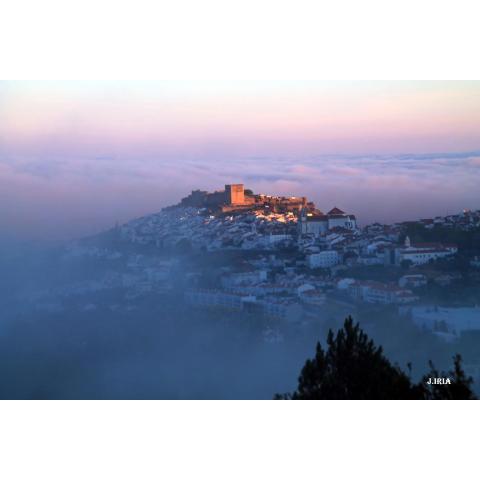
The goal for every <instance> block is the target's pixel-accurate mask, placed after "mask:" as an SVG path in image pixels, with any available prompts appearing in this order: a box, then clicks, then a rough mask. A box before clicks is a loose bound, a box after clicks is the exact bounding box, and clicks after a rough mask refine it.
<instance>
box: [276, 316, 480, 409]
mask: <svg viewBox="0 0 480 480" xmlns="http://www.w3.org/2000/svg"><path fill="white" fill-rule="evenodd" d="M327 345H328V348H327V350H326V351H324V350H323V349H322V347H321V345H320V343H317V347H316V352H315V357H314V358H313V359H309V360H307V361H306V363H305V366H304V367H303V369H302V371H301V374H300V377H299V379H298V387H297V390H296V391H295V392H293V393H288V394H284V395H276V397H275V398H277V399H293V400H346V399H357V400H365V399H371V400H377V399H405V400H407V399H417V400H420V399H471V398H475V397H474V394H473V392H472V390H471V388H470V387H471V384H472V379H471V378H469V377H467V376H466V375H465V373H464V372H463V370H462V368H461V359H460V356H458V355H457V356H456V357H455V363H454V369H453V371H451V372H449V373H447V374H445V373H442V374H439V373H438V372H437V371H436V370H435V369H434V367H433V365H432V364H430V368H431V371H430V372H429V373H428V374H427V375H426V376H425V377H423V379H422V381H421V382H420V383H417V384H415V383H413V382H412V381H411V379H410V377H409V375H407V374H406V373H404V372H403V371H402V370H401V369H400V368H399V367H398V366H396V365H392V364H391V363H390V361H389V360H388V359H387V358H386V357H385V356H384V354H383V350H382V347H377V346H375V344H374V343H373V341H372V340H371V339H369V338H368V336H367V335H366V334H365V333H364V332H363V331H362V330H361V329H360V326H359V324H358V323H357V324H354V323H353V319H352V317H348V318H347V319H346V320H345V324H344V326H343V328H342V329H340V330H339V331H338V332H337V334H336V335H334V334H333V332H332V331H331V330H330V331H329V333H328V337H327ZM442 376H443V377H449V378H450V379H451V382H452V383H451V384H450V385H442V384H439V385H428V386H427V384H426V383H425V382H426V380H427V378H429V377H433V378H439V377H442Z"/></svg>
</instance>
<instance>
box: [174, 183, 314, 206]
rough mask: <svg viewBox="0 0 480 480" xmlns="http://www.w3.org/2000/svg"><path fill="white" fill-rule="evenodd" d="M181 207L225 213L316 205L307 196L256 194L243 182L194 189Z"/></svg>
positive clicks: (181, 203)
mask: <svg viewBox="0 0 480 480" xmlns="http://www.w3.org/2000/svg"><path fill="white" fill-rule="evenodd" d="M180 206H181V207H197V208H207V209H210V210H212V211H220V212H224V213H228V212H236V211H244V210H258V209H260V210H261V209H265V210H268V211H270V212H277V213H286V212H297V213H298V212H299V211H300V210H301V209H302V208H307V209H309V210H313V209H314V208H315V205H314V204H313V203H311V202H308V201H307V198H306V197H282V196H274V195H263V194H254V193H252V192H251V191H250V190H245V188H244V185H243V184H242V183H237V184H229V185H225V190H219V191H216V192H213V193H209V192H206V191H203V190H193V191H192V193H191V194H190V195H188V197H185V198H183V199H182V201H181V202H180Z"/></svg>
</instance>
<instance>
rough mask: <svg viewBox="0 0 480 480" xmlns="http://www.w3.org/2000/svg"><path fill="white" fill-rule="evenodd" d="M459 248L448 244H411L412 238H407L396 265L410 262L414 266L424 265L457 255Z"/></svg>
mask: <svg viewBox="0 0 480 480" xmlns="http://www.w3.org/2000/svg"><path fill="white" fill-rule="evenodd" d="M457 251H458V247H457V245H455V244H447V243H444V244H442V243H416V244H411V243H410V238H409V237H406V238H405V245H404V247H403V248H399V249H397V252H396V263H397V264H398V265H400V264H401V263H402V262H404V261H409V262H411V263H412V265H423V264H425V263H428V262H430V261H432V260H437V259H439V258H445V257H449V256H451V255H454V254H455V253H457Z"/></svg>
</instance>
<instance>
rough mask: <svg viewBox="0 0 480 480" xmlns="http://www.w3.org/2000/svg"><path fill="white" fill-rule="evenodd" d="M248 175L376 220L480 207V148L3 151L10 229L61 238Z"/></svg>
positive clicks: (17, 234) (5, 225) (3, 224)
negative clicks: (88, 153) (137, 153)
mask: <svg viewBox="0 0 480 480" xmlns="http://www.w3.org/2000/svg"><path fill="white" fill-rule="evenodd" d="M231 182H243V183H245V185H246V186H247V187H249V188H252V189H253V190H254V191H255V192H259V193H272V194H285V195H306V196H308V197H309V198H310V199H312V200H314V201H315V203H316V204H317V206H318V207H319V208H320V209H322V210H328V209H330V208H331V207H332V206H334V205H337V206H339V207H341V208H342V209H345V210H347V211H349V212H352V213H355V214H357V216H358V218H359V221H360V222H361V223H362V224H366V223H370V222H373V221H382V222H393V221H398V220H406V219H414V218H418V217H431V216H435V215H443V214H447V213H452V212H457V211H459V210H461V209H463V208H472V209H475V208H480V189H479V188H478V185H480V151H474V152H466V153H455V154H453V153H445V154H441V153H440V154H421V155H415V154H402V155H371V156H346V155H338V156H335V155H331V156H308V157H307V156H305V157H301V158H300V157H299V158H294V157H279V156H272V157H266V156H262V157H247V158H245V157H236V156H229V155H225V154H220V153H219V154H217V155H215V154H213V155H212V154H209V155H208V156H207V155H203V154H201V153H200V154H199V155H198V156H197V157H194V156H191V155H188V156H187V155H185V156H182V155H179V154H178V153H177V154H176V155H171V156H170V155H169V156H166V155H165V156H162V155H155V156H153V155H152V156H151V157H147V156H143V157H142V158H127V157H125V158H123V157H119V156H110V155H100V156H95V157H91V158H87V157H85V158H83V157H76V156H75V155H71V156H68V158H67V157H65V156H64V157H62V158H57V157H51V156H42V155H39V156H37V157H26V156H22V157H15V156H12V155H0V231H1V232H2V235H3V236H11V237H12V238H22V239H32V240H37V239H40V240H48V241H61V240H65V239H68V238H74V237H78V236H82V235H87V234H91V233H94V232H98V231H101V230H103V229H105V228H109V227H111V226H112V225H113V224H114V223H115V221H117V220H118V221H121V222H123V221H127V220H129V219H130V218H133V217H135V216H139V215H144V214H147V213H150V212H155V211H158V210H159V209H160V208H162V207H164V206H166V205H170V204H173V203H176V202H178V201H179V200H180V198H181V197H183V196H185V195H186V194H188V192H189V191H190V190H192V189H194V188H200V189H206V190H214V189H221V188H223V185H224V184H225V183H231Z"/></svg>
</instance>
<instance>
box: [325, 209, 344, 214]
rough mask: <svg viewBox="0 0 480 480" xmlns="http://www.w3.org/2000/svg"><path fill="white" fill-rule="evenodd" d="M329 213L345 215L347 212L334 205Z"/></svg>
mask: <svg viewBox="0 0 480 480" xmlns="http://www.w3.org/2000/svg"><path fill="white" fill-rule="evenodd" d="M328 214H329V215H345V212H344V211H342V210H340V209H339V208H338V207H333V208H332V209H331V210H330V211H329V212H328Z"/></svg>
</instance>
